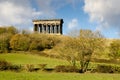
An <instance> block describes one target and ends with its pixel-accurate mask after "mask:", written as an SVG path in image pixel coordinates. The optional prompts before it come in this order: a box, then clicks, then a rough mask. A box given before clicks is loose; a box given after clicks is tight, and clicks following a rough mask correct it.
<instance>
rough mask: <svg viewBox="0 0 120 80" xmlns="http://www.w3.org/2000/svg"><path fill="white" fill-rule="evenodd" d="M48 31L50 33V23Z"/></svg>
mask: <svg viewBox="0 0 120 80" xmlns="http://www.w3.org/2000/svg"><path fill="white" fill-rule="evenodd" d="M48 33H50V25H48Z"/></svg>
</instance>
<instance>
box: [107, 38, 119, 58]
mask: <svg viewBox="0 0 120 80" xmlns="http://www.w3.org/2000/svg"><path fill="white" fill-rule="evenodd" d="M109 50H110V53H109V56H110V57H111V58H113V59H119V58H120V40H113V41H112V43H111V44H110V47H109Z"/></svg>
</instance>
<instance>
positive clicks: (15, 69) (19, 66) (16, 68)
mask: <svg viewBox="0 0 120 80" xmlns="http://www.w3.org/2000/svg"><path fill="white" fill-rule="evenodd" d="M9 70H11V71H15V72H19V71H21V70H22V66H21V65H11V66H10V69H9Z"/></svg>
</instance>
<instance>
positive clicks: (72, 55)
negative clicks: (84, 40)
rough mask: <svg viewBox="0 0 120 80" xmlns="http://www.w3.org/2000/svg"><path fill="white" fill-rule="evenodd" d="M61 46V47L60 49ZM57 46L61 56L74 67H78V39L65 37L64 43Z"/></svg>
mask: <svg viewBox="0 0 120 80" xmlns="http://www.w3.org/2000/svg"><path fill="white" fill-rule="evenodd" d="M58 46H59V47H58ZM58 46H57V51H58V52H59V54H60V56H61V57H62V58H64V59H66V60H67V61H68V62H69V63H70V64H72V66H76V58H77V53H78V47H79V45H78V42H77V39H76V38H71V37H64V39H63V42H62V43H60V44H59V45H58Z"/></svg>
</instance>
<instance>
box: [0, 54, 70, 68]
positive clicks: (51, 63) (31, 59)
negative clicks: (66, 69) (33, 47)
mask: <svg viewBox="0 0 120 80" xmlns="http://www.w3.org/2000/svg"><path fill="white" fill-rule="evenodd" d="M0 59H1V60H6V61H8V62H11V63H12V64H21V65H24V64H34V65H37V64H47V67H49V68H53V67H55V66H57V65H68V64H69V63H68V62H67V61H65V60H61V59H55V58H49V57H43V56H38V55H33V54H23V53H10V54H0Z"/></svg>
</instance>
